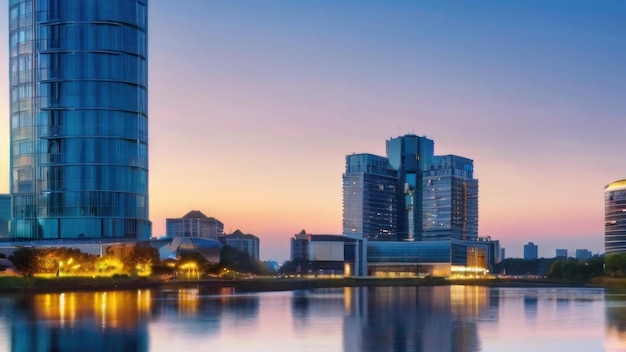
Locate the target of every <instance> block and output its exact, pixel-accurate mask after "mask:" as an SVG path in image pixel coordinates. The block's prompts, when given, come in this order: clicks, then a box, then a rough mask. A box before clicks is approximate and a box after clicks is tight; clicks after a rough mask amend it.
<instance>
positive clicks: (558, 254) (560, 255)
mask: <svg viewBox="0 0 626 352" xmlns="http://www.w3.org/2000/svg"><path fill="white" fill-rule="evenodd" d="M556 257H557V258H567V249H561V248H557V249H556Z"/></svg>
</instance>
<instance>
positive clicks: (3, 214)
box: [0, 194, 11, 238]
mask: <svg viewBox="0 0 626 352" xmlns="http://www.w3.org/2000/svg"><path fill="white" fill-rule="evenodd" d="M10 220H11V195H10V194H0V238H8V237H9V221H10Z"/></svg>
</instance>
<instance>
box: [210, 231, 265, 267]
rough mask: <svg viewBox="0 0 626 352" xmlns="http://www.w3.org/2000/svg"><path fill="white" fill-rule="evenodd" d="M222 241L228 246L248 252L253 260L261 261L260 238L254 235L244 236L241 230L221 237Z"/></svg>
mask: <svg viewBox="0 0 626 352" xmlns="http://www.w3.org/2000/svg"><path fill="white" fill-rule="evenodd" d="M219 239H220V241H221V242H222V243H223V244H224V245H226V246H231V247H234V248H237V249H238V250H239V251H242V252H246V253H248V255H249V256H250V257H251V258H254V259H256V260H259V243H260V241H259V238H258V237H257V236H255V235H252V234H244V233H243V232H241V231H240V230H236V231H235V232H233V233H231V234H228V235H224V236H221V237H220V238H219Z"/></svg>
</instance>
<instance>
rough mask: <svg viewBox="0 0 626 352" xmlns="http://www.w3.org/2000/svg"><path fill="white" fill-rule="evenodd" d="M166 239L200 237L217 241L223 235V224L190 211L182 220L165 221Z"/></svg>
mask: <svg viewBox="0 0 626 352" xmlns="http://www.w3.org/2000/svg"><path fill="white" fill-rule="evenodd" d="M165 231H166V236H167V237H201V238H212V239H215V240H216V239H218V238H219V237H220V236H222V235H223V234H224V224H223V223H222V222H221V221H219V220H217V219H215V218H211V217H207V216H206V215H204V214H203V213H202V212H201V211H199V210H192V211H190V212H188V213H187V214H185V215H184V216H183V217H182V218H175V219H165Z"/></svg>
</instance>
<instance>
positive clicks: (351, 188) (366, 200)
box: [343, 154, 397, 240]
mask: <svg viewBox="0 0 626 352" xmlns="http://www.w3.org/2000/svg"><path fill="white" fill-rule="evenodd" d="M396 174H397V173H396V171H395V170H394V169H393V168H391V166H390V165H389V161H388V160H387V158H384V157H381V156H377V155H372V154H352V155H348V156H346V172H345V174H343V234H344V235H355V234H357V235H363V236H365V237H367V238H370V239H382V240H385V239H395V238H396V213H397V211H396V206H397V204H396V187H397V177H396Z"/></svg>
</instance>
